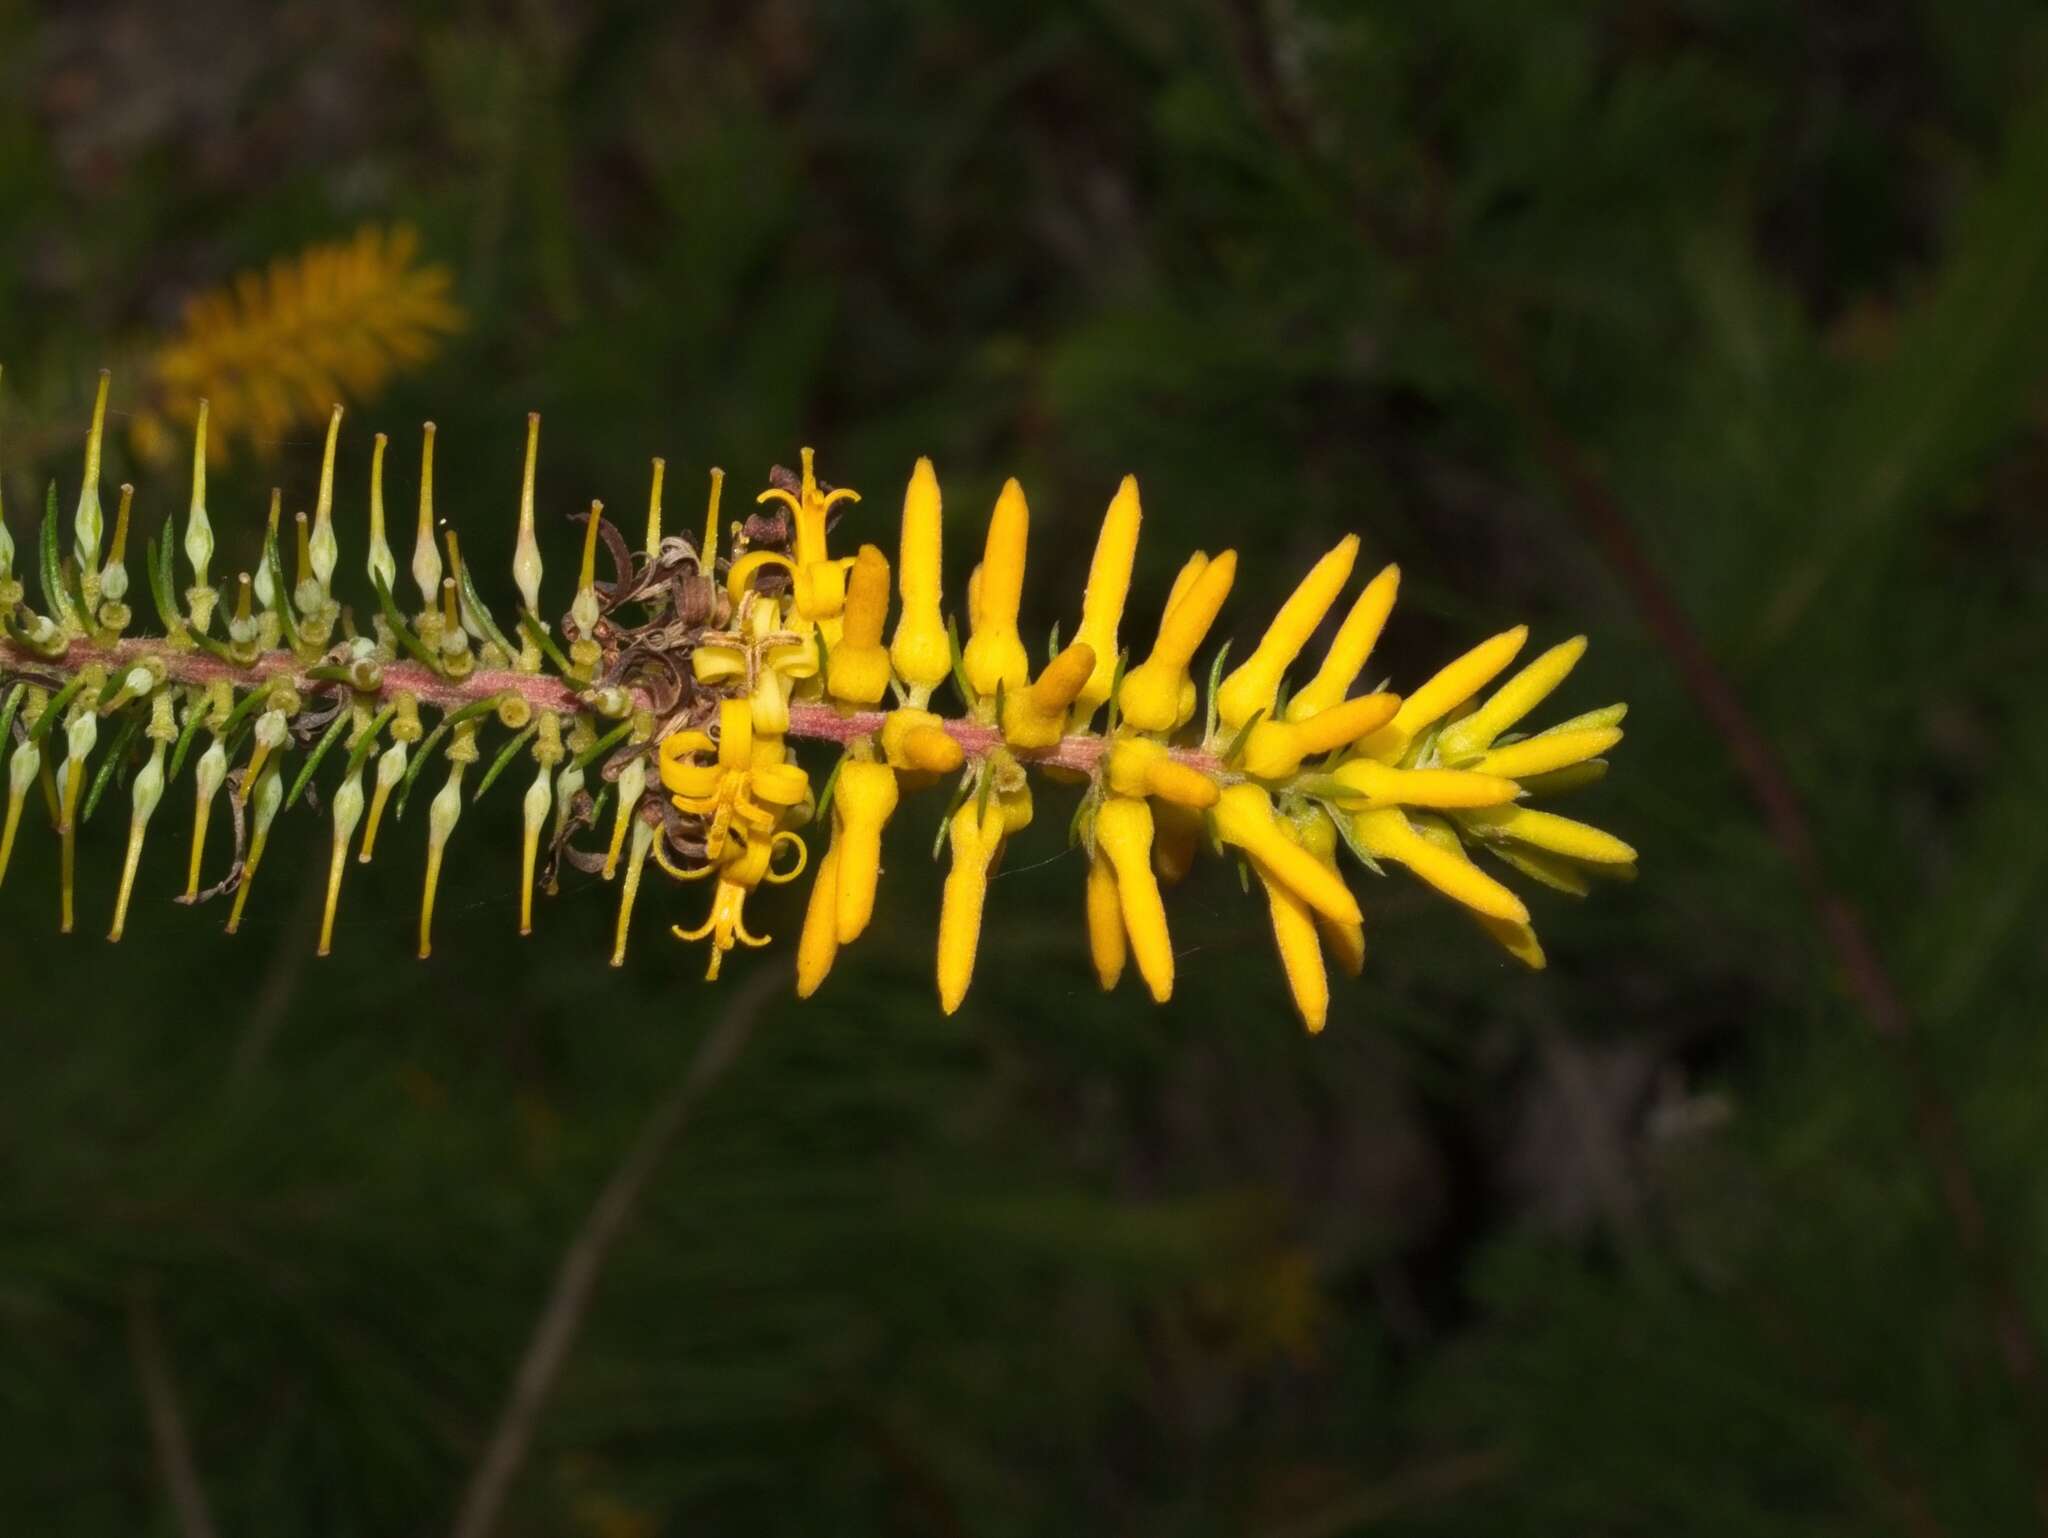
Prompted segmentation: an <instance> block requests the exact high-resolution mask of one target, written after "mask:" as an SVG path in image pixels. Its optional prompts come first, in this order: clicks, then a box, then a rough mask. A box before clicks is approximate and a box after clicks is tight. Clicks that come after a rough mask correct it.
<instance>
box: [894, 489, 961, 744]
mask: <svg viewBox="0 0 2048 1538" xmlns="http://www.w3.org/2000/svg"><path fill="white" fill-rule="evenodd" d="M939 507H940V504H939V477H938V474H937V473H936V472H935V471H934V470H933V469H932V462H931V461H930V460H929V459H920V460H919V461H918V462H917V468H916V469H914V470H912V471H911V472H910V485H909V488H908V489H907V490H905V491H904V493H903V544H902V547H901V549H900V551H899V552H898V555H897V560H896V591H897V593H898V594H899V595H900V596H901V597H902V599H903V612H902V613H901V615H900V616H898V618H897V620H896V638H895V639H894V640H893V641H891V642H890V643H889V660H890V661H892V662H894V663H895V664H896V676H897V677H899V678H901V679H902V680H903V682H904V683H905V684H907V685H909V686H910V688H911V690H912V692H913V698H915V699H916V700H917V703H919V704H922V703H923V702H924V698H925V697H928V696H929V695H930V694H931V691H932V690H934V689H936V688H937V687H938V686H939V685H940V684H942V683H944V682H945V681H946V675H947V674H949V673H950V672H952V671H953V648H952V644H951V643H950V642H949V641H947V639H946V616H945V615H944V614H942V613H941V612H940V611H939V597H940V582H939V548H940V547H939V532H940V531H939V524H940V517H939Z"/></svg>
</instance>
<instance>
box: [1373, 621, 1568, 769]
mask: <svg viewBox="0 0 2048 1538" xmlns="http://www.w3.org/2000/svg"><path fill="white" fill-rule="evenodd" d="M1528 639H1529V627H1528V626H1527V625H1517V626H1515V628H1514V629H1512V630H1503V631H1502V632H1501V633H1500V634H1499V635H1497V636H1489V637H1488V638H1487V639H1486V640H1484V641H1481V642H1480V643H1479V644H1478V645H1477V646H1475V647H1473V648H1472V649H1471V650H1470V651H1468V652H1466V653H1465V655H1464V656H1462V657H1460V658H1458V659H1457V660H1456V661H1455V662H1452V663H1450V664H1448V665H1446V666H1445V667H1442V668H1439V669H1438V670H1437V671H1436V673H1435V674H1434V675H1432V676H1431V678H1430V679H1429V681H1428V682H1427V683H1425V684H1424V685H1423V686H1422V687H1421V688H1419V689H1417V690H1416V691H1415V692H1414V693H1412V694H1410V695H1409V696H1408V697H1407V698H1406V699H1404V700H1402V701H1401V708H1400V709H1399V710H1397V711H1395V712H1394V719H1393V720H1391V721H1389V722H1388V723H1387V724H1386V725H1385V726H1383V727H1381V728H1380V729H1379V730H1378V731H1377V732H1375V733H1373V735H1372V736H1370V737H1368V738H1367V739H1366V740H1365V742H1364V743H1363V744H1362V748H1361V750H1362V751H1363V752H1365V753H1368V754H1370V755H1371V756H1372V757H1374V758H1381V759H1395V758H1399V757H1400V756H1401V755H1402V754H1403V753H1405V752H1407V751H1408V745H1409V744H1410V743H1411V742H1413V741H1414V740H1415V738H1416V737H1417V736H1418V735H1420V734H1421V732H1422V731H1423V729H1424V728H1426V727H1428V726H1429V725H1431V724H1432V723H1434V722H1436V721H1440V720H1442V719H1443V718H1444V717H1445V716H1447V715H1449V714H1450V713H1451V712H1452V711H1454V710H1456V709H1457V708H1458V707H1459V706H1460V705H1462V704H1464V703H1465V701H1467V700H1469V699H1470V698H1472V696H1473V695H1475V694H1477V693H1478V692H1479V691H1480V690H1481V689H1484V688H1485V687H1486V686H1487V685H1488V684H1489V683H1491V682H1493V680H1494V677H1495V676H1496V675H1497V674H1498V673H1499V672H1500V670H1501V669H1502V668H1504V667H1506V666H1507V665H1508V664H1509V663H1510V662H1513V661H1514V660H1515V653H1517V652H1519V651H1520V650H1521V649H1522V643H1523V642H1524V641H1526V640H1528Z"/></svg>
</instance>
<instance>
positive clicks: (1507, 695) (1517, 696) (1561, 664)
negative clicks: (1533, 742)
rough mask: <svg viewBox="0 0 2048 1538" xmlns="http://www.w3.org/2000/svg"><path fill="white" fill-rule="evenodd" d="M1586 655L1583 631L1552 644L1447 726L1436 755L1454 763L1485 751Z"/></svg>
mask: <svg viewBox="0 0 2048 1538" xmlns="http://www.w3.org/2000/svg"><path fill="white" fill-rule="evenodd" d="M1585 655H1586V638H1585V637H1584V636H1582V635H1580V636H1573V637H1572V638H1571V639H1570V640H1569V641H1563V642H1560V643H1559V644H1558V645H1556V646H1553V647H1551V648H1550V650H1549V651H1547V652H1545V653H1544V654H1543V655H1542V656H1540V657H1538V658H1537V659H1536V660H1535V661H1534V662H1532V663H1530V664H1529V665H1528V666H1527V667H1525V668H1523V669H1522V670H1521V671H1520V672H1519V673H1517V674H1515V676H1514V677H1513V678H1510V679H1509V680H1508V681H1507V682H1506V683H1504V684H1502V685H1501V686H1500V687H1499V688H1498V689H1496V690H1494V691H1493V695H1492V697H1491V698H1489V699H1488V700H1487V702H1486V703H1485V704H1484V705H1481V706H1480V707H1479V708H1478V709H1477V710H1475V711H1473V712H1472V714H1471V715H1469V716H1467V717H1465V718H1464V720H1462V721H1454V722H1452V723H1451V724H1450V725H1449V726H1447V727H1445V728H1444V729H1443V732H1442V734H1441V735H1440V736H1439V737H1438V738H1437V740H1436V751H1437V756H1438V757H1440V758H1441V759H1443V761H1444V762H1445V763H1447V764H1455V763H1458V762H1461V761H1462V760H1464V759H1467V758H1475V757H1477V756H1478V755H1479V754H1481V753H1484V752H1485V751H1486V750H1487V749H1488V748H1490V747H1492V746H1493V744H1494V739H1495V738H1497V737H1499V736H1500V734H1501V733H1502V732H1505V731H1507V730H1508V729H1509V728H1510V727H1512V726H1513V725H1514V724H1515V723H1516V722H1517V721H1519V720H1521V719H1522V717H1524V716H1526V715H1527V714H1528V713H1529V712H1530V711H1532V710H1534V709H1535V708H1536V707H1537V706H1538V705H1540V704H1542V703H1543V702H1544V700H1546V699H1547V698H1549V696H1550V692H1551V691H1552V690H1553V689H1555V688H1556V687H1557V686H1558V685H1559V684H1561V683H1563V682H1564V681H1565V678H1566V677H1567V676H1568V675H1569V674H1570V673H1571V670H1572V669H1573V668H1575V667H1577V666H1578V663H1579V659H1580V658H1581V657H1583V656H1585Z"/></svg>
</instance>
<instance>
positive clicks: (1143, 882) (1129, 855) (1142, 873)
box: [1095, 796, 1173, 1004]
mask: <svg viewBox="0 0 2048 1538" xmlns="http://www.w3.org/2000/svg"><path fill="white" fill-rule="evenodd" d="M1095 847H1096V849H1097V850H1099V851H1101V852H1103V853H1105V854H1107V855H1108V856H1109V861H1110V864H1111V865H1113V866H1114V867H1115V868H1116V895H1117V905H1118V907H1119V909H1120V910H1121V912H1122V914H1123V922H1124V933H1125V934H1126V935H1128V936H1129V937H1130V943H1131V954H1132V955H1133V956H1135V957H1136V958H1137V961H1138V975H1139V976H1140V977H1142V978H1144V979H1145V986H1146V987H1147V988H1148V989H1150V990H1151V992H1152V997H1153V999H1154V1000H1155V1001H1156V1002H1158V1003H1161V1004H1164V1003H1165V1002H1166V1001H1167V1000H1168V999H1170V998H1171V997H1173V941H1172V939H1171V938H1170V937H1169V936H1168V934H1167V931H1166V905H1165V904H1164V903H1162V902H1161V901H1160V900H1159V883H1158V882H1157V881H1155V880H1154V879H1153V876H1152V809H1151V807H1149V806H1147V805H1146V804H1145V803H1144V802H1143V801H1139V800H1135V799H1133V798H1132V797H1129V796H1109V797H1106V798H1104V800H1103V803H1102V805H1101V806H1100V807H1099V808H1098V809H1097V810H1096V813H1095Z"/></svg>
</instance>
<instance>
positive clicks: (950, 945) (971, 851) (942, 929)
mask: <svg viewBox="0 0 2048 1538" xmlns="http://www.w3.org/2000/svg"><path fill="white" fill-rule="evenodd" d="M1005 831H1006V828H1005V818H1004V813H1003V808H1002V807H1001V806H1000V805H999V804H998V803H997V802H996V800H995V799H994V798H993V797H991V798H990V800H989V802H988V804H987V805H986V806H985V807H984V806H982V805H980V804H979V803H978V802H977V801H976V800H975V799H974V798H973V797H969V798H968V799H967V800H966V801H963V802H962V803H961V804H960V808H959V810H958V811H956V812H954V814H953V819H952V822H951V824H950V825H949V829H948V838H949V841H950V843H951V846H952V852H953V863H952V866H951V868H950V869H949V870H948V871H947V872H946V889H945V896H944V898H943V899H942V901H941V904H940V907H939V968H938V973H939V1007H940V1008H941V1009H943V1010H944V1011H945V1012H946V1013H947V1014H949V1015H950V1014H952V1013H953V1011H955V1010H956V1009H958V1008H959V1007H960V1001H961V1000H962V999H964V998H966V997H967V985H968V984H969V983H971V982H972V981H973V980H974V954H975V951H976V950H977V949H978V948H979V947H980V944H981V910H982V904H983V901H984V899H985V898H986V896H987V894H988V875H989V867H990V866H991V865H992V864H994V862H995V858H996V855H997V853H998V852H1000V850H1001V849H1002V845H1003V837H1004V833H1005Z"/></svg>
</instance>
